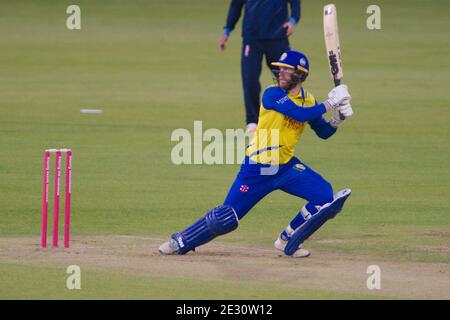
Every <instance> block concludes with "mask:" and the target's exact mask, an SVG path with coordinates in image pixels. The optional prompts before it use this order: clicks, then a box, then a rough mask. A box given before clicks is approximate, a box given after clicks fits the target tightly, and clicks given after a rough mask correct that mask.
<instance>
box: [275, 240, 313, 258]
mask: <svg viewBox="0 0 450 320" xmlns="http://www.w3.org/2000/svg"><path fill="white" fill-rule="evenodd" d="M287 243H288V241H287V240H283V239H282V238H281V236H278V239H277V240H276V241H275V243H274V244H273V246H274V247H275V249H277V250H280V251H283V253H284V248H285V247H286V245H287ZM310 255H311V253H310V252H309V251H308V250H306V249H302V248H301V246H299V247H298V249H297V251H295V252H294V254H293V255H292V257H294V258H306V257H309V256H310Z"/></svg>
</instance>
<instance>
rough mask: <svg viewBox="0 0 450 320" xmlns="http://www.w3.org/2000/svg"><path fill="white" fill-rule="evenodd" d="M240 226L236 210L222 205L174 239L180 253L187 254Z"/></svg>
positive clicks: (173, 236) (176, 234) (176, 235)
mask: <svg viewBox="0 0 450 320" xmlns="http://www.w3.org/2000/svg"><path fill="white" fill-rule="evenodd" d="M238 224H239V219H238V217H237V215H236V212H235V211H234V209H233V208H232V207H230V206H228V205H220V206H217V207H215V208H214V209H212V210H211V211H209V212H208V213H207V214H206V215H205V216H204V217H202V218H200V219H199V220H198V221H196V222H195V223H194V224H192V225H191V226H190V227H188V228H187V229H185V230H183V231H181V232H179V233H174V234H173V235H172V239H174V240H175V241H176V242H177V243H178V246H179V249H178V253H179V254H185V253H187V252H189V251H191V250H194V249H195V248H196V247H198V246H200V245H202V244H204V243H207V242H209V241H211V240H212V239H214V238H215V237H217V236H219V235H222V234H226V233H228V232H231V231H233V230H234V229H236V228H237V227H238Z"/></svg>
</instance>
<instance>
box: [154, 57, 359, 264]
mask: <svg viewBox="0 0 450 320" xmlns="http://www.w3.org/2000/svg"><path fill="white" fill-rule="evenodd" d="M272 65H273V66H275V67H278V69H277V70H276V74H277V77H276V81H277V85H275V86H270V87H268V88H267V89H266V90H265V91H264V93H263V96H262V99H261V100H262V101H261V107H260V115H259V120H258V127H257V130H256V132H255V135H254V137H253V139H252V141H251V143H250V144H249V145H248V146H247V148H246V152H245V155H246V156H245V160H244V162H243V164H242V165H241V168H240V171H239V173H238V175H237V177H236V180H235V181H234V183H233V184H232V186H231V188H230V190H229V192H228V195H227V196H226V198H225V201H224V202H223V204H221V205H219V206H217V207H215V208H213V209H212V210H211V211H209V212H207V213H206V214H205V215H204V216H203V217H201V218H200V219H199V220H197V221H196V222H194V223H193V224H192V225H191V226H189V227H188V228H186V229H184V230H182V231H180V232H177V233H174V234H173V235H172V237H171V239H170V240H169V241H167V242H165V243H163V244H162V245H161V246H160V247H159V251H160V252H161V253H162V254H185V253H187V252H189V251H191V250H194V251H195V248H196V247H198V246H200V245H202V244H205V243H207V242H209V241H211V240H212V239H214V238H216V237H217V236H219V235H223V234H226V233H229V232H231V231H233V230H235V229H236V228H237V227H238V224H239V221H240V220H241V219H242V218H243V217H244V216H245V215H246V214H247V212H249V211H250V209H251V208H252V207H253V206H254V205H256V204H257V203H258V202H259V201H260V200H261V199H263V198H264V197H265V196H266V195H268V194H269V193H271V192H272V191H275V190H282V191H284V192H287V193H288V194H291V195H293V196H296V197H300V198H303V199H305V200H306V201H307V203H306V204H305V205H304V206H303V207H302V208H301V210H300V211H299V212H298V214H297V215H296V216H295V217H294V218H293V219H292V221H291V222H290V223H289V225H288V226H287V227H286V229H285V230H283V231H282V232H281V233H280V234H279V236H278V239H277V240H276V241H275V244H274V245H275V248H276V249H277V250H280V251H283V252H284V253H285V254H286V255H287V256H293V257H296V258H301V257H307V256H309V254H310V253H309V252H308V251H307V250H306V249H303V248H301V245H302V244H303V242H304V241H305V240H306V239H308V237H309V236H310V235H312V234H313V233H314V232H315V231H316V230H318V229H319V228H320V227H321V226H322V225H323V224H324V223H325V222H326V221H327V220H329V219H332V218H334V217H335V216H336V215H337V214H338V213H339V212H340V211H341V209H342V207H343V205H344V202H345V201H346V199H347V198H348V197H349V196H350V193H351V191H350V189H343V190H341V191H339V192H337V193H334V194H333V188H332V186H331V185H330V183H328V182H327V181H326V180H325V179H324V178H323V177H322V176H321V175H320V174H319V173H317V172H315V171H314V170H313V169H312V168H310V167H309V166H308V165H306V164H305V163H304V162H302V161H300V160H299V159H298V158H297V157H295V156H294V150H295V146H296V144H297V142H298V140H299V139H300V137H301V135H302V132H303V130H304V129H305V126H306V124H308V125H309V126H310V127H311V129H312V130H314V132H315V133H316V135H317V136H318V137H319V138H322V139H328V138H330V137H331V136H332V135H333V134H335V133H336V131H337V128H338V127H339V125H341V124H342V122H343V121H344V120H345V119H346V118H348V117H350V116H351V115H352V114H353V110H352V107H351V105H350V99H351V97H350V94H349V92H348V89H347V86H346V85H339V86H337V87H335V88H334V89H332V90H331V91H330V92H329V93H328V99H327V100H326V101H325V102H323V103H318V102H317V101H316V99H315V98H314V97H313V95H312V94H311V93H309V92H308V91H306V90H305V89H304V88H303V84H304V82H305V80H306V78H307V77H308V74H309V62H308V59H307V57H306V56H305V55H304V54H303V53H301V52H298V51H287V52H285V53H283V54H282V55H281V57H280V58H279V60H278V61H277V62H272ZM327 112H331V113H332V116H331V119H330V121H326V120H325V119H324V118H323V115H324V114H325V113H327Z"/></svg>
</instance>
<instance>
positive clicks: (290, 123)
mask: <svg viewBox="0 0 450 320" xmlns="http://www.w3.org/2000/svg"><path fill="white" fill-rule="evenodd" d="M284 126H285V127H286V128H289V129H294V130H298V129H300V128H301V127H302V126H303V123H302V122H300V121H297V120H295V119H292V118H290V117H288V116H286V115H285V116H284Z"/></svg>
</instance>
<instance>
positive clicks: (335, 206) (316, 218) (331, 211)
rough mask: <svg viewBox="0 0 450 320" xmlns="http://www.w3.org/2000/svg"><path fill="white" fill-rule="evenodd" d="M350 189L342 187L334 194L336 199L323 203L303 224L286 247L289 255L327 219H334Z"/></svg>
mask: <svg viewBox="0 0 450 320" xmlns="http://www.w3.org/2000/svg"><path fill="white" fill-rule="evenodd" d="M351 192H352V191H351V190H350V189H342V190H341V191H339V192H337V193H336V194H335V195H334V200H333V201H332V202H330V203H327V204H325V205H323V206H322V207H321V208H320V210H319V212H317V213H316V214H314V215H313V216H312V217H311V218H310V219H308V220H307V221H306V222H305V223H304V224H303V225H301V226H300V227H299V228H298V229H297V230H296V231H295V232H294V233H293V234H292V236H291V238H290V239H289V242H288V243H287V245H286V247H285V248H284V253H285V254H287V255H288V256H291V255H293V254H294V252H295V251H297V249H298V247H299V246H300V245H301V244H302V243H303V242H304V241H305V240H306V239H308V238H309V237H310V236H311V235H312V234H313V233H314V232H316V231H317V230H318V229H319V228H320V227H321V226H322V225H323V224H324V223H325V222H326V221H327V220H329V219H333V218H334V217H335V216H336V215H337V214H338V213H339V212H340V211H341V210H342V207H343V206H344V203H345V201H346V200H347V198H348V197H349V196H350V194H351Z"/></svg>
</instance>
